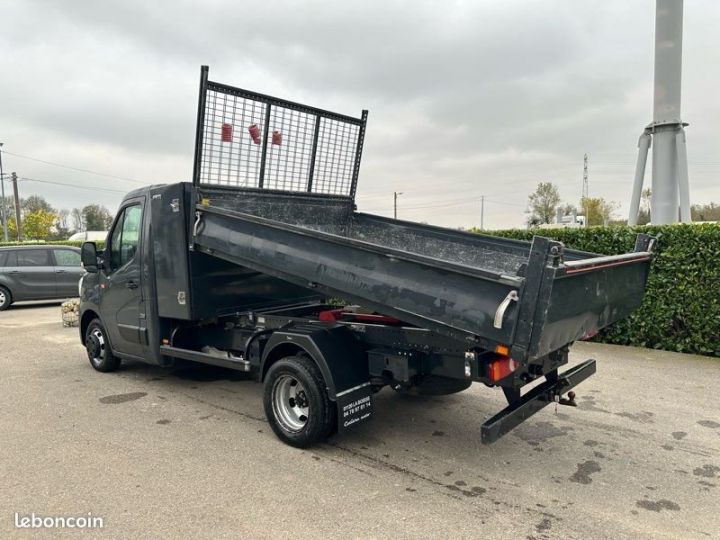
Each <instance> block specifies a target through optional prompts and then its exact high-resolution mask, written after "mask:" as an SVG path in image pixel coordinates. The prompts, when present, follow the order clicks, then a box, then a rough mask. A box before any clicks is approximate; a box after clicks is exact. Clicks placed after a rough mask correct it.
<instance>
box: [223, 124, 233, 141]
mask: <svg viewBox="0 0 720 540" xmlns="http://www.w3.org/2000/svg"><path fill="white" fill-rule="evenodd" d="M232 132H233V127H232V124H223V125H222V132H221V139H222V142H232Z"/></svg>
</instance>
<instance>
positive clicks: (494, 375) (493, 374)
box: [488, 355, 520, 382]
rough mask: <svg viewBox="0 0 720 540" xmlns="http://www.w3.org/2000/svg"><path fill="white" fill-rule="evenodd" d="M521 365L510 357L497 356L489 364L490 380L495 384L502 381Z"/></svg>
mask: <svg viewBox="0 0 720 540" xmlns="http://www.w3.org/2000/svg"><path fill="white" fill-rule="evenodd" d="M519 365H520V364H519V363H518V362H516V361H515V360H513V359H512V358H510V357H509V356H500V355H497V356H496V357H495V360H493V361H492V362H490V363H489V364H488V378H489V379H490V380H491V381H493V382H497V381H501V380H503V379H504V378H505V377H507V376H508V375H510V374H511V373H512V372H513V371H515V370H516V369H517V368H518V366H519Z"/></svg>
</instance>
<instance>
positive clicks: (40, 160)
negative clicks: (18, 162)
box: [3, 150, 151, 185]
mask: <svg viewBox="0 0 720 540" xmlns="http://www.w3.org/2000/svg"><path fill="white" fill-rule="evenodd" d="M3 153H5V154H9V155H11V156H15V157H19V158H22V159H29V160H30V161H37V162H39V163H44V164H46V165H53V166H55V167H61V168H63V169H69V170H71V171H79V172H84V173H88V174H94V175H96V176H104V177H106V178H114V179H115V180H125V181H127V182H135V183H137V184H143V185H147V184H150V183H151V182H146V181H144V180H137V179H136V178H128V177H127V176H116V175H114V174H106V173H101V172H97V171H92V170H90V169H82V168H80V167H72V166H70V165H63V164H62V163H56V162H54V161H47V160H45V159H39V158H35V157H31V156H25V155H23V154H16V153H14V152H8V151H7V150H3Z"/></svg>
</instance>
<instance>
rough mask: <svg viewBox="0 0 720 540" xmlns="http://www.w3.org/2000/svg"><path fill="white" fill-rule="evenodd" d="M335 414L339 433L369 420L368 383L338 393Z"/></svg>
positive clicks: (369, 397)
mask: <svg viewBox="0 0 720 540" xmlns="http://www.w3.org/2000/svg"><path fill="white" fill-rule="evenodd" d="M337 413H338V414H337V418H338V432H339V433H342V432H344V431H347V430H348V429H350V428H351V427H354V426H356V425H358V424H360V423H361V422H366V421H367V420H370V418H371V417H372V413H373V408H372V387H371V386H370V383H366V384H363V385H360V386H357V387H355V388H350V389H348V390H345V391H344V392H338V394H337Z"/></svg>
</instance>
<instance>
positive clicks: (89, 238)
mask: <svg viewBox="0 0 720 540" xmlns="http://www.w3.org/2000/svg"><path fill="white" fill-rule="evenodd" d="M106 236H107V231H83V232H78V233H75V234H73V235H72V236H71V237H70V238H68V240H69V241H73V242H102V241H104V240H105V237H106Z"/></svg>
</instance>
